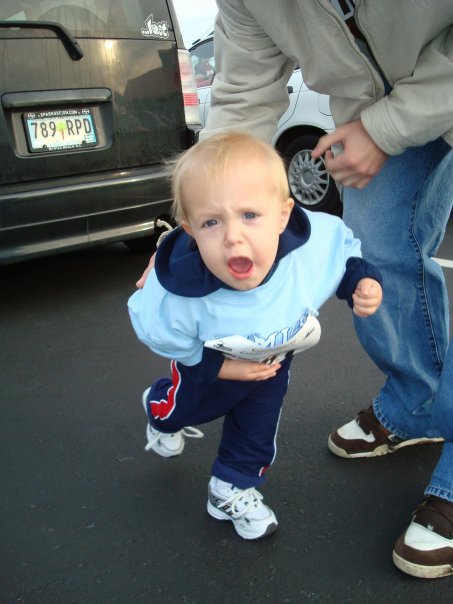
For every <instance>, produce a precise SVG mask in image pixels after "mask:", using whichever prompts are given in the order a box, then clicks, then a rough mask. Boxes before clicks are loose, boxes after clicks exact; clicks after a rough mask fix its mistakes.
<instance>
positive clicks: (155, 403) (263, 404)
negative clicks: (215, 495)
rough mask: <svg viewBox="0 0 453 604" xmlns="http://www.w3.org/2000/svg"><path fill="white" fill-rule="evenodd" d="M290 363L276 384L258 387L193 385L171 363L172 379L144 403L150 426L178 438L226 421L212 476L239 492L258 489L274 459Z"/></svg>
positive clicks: (181, 368) (273, 380) (226, 382)
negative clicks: (179, 433)
mask: <svg viewBox="0 0 453 604" xmlns="http://www.w3.org/2000/svg"><path fill="white" fill-rule="evenodd" d="M290 364H291V359H285V360H284V361H283V362H282V367H281V368H280V370H279V371H278V373H277V375H276V376H275V377H274V378H271V379H269V380H264V381H259V382H240V381H235V380H217V381H216V382H214V383H213V384H197V383H195V382H194V381H193V380H192V379H191V377H190V368H187V367H185V366H184V365H181V364H180V363H177V362H176V361H172V362H171V371H172V379H169V378H160V379H158V380H157V381H156V382H155V383H154V384H153V385H152V386H151V390H150V392H149V394H148V397H147V403H148V404H147V412H148V418H149V421H150V423H151V425H152V426H153V427H154V428H156V430H159V431H160V432H166V433H172V432H177V431H179V430H181V429H182V428H184V427H185V426H189V425H190V426H194V425H199V424H204V423H206V422H210V421H213V420H215V419H218V418H220V417H224V418H225V419H224V423H223V432H222V439H221V441H220V446H219V451H218V455H217V458H216V460H215V461H214V463H213V466H212V474H213V475H214V476H216V477H217V478H220V479H221V480H224V481H225V482H228V483H231V484H234V485H235V486H237V487H238V488H240V489H246V488H249V487H257V486H259V485H261V484H262V483H263V482H264V480H265V476H264V473H265V472H266V470H267V469H268V468H269V466H270V465H271V464H272V462H273V461H274V459H275V455H276V451H277V448H276V436H277V429H278V422H279V419H280V411H281V408H282V404H283V398H284V396H285V394H286V391H287V389H288V382H289V367H290Z"/></svg>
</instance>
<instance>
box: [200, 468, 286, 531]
mask: <svg viewBox="0 0 453 604" xmlns="http://www.w3.org/2000/svg"><path fill="white" fill-rule="evenodd" d="M208 513H209V514H210V515H211V516H212V517H213V518H216V519H217V520H231V522H232V523H233V524H234V528H235V529H236V532H237V533H238V535H240V536H241V537H242V538H243V539H260V538H261V537H266V536H267V535H270V534H271V533H273V532H274V531H275V530H276V528H277V526H278V522H277V518H276V517H275V514H274V512H273V511H272V510H271V509H270V508H269V507H268V506H267V505H265V504H264V503H263V496H262V495H261V493H259V492H258V491H257V490H256V489H255V488H253V487H251V488H249V489H243V490H241V489H238V488H237V487H234V486H233V485H232V484H228V483H227V482H224V481H223V480H220V478H216V477H215V476H211V480H210V481H209V485H208Z"/></svg>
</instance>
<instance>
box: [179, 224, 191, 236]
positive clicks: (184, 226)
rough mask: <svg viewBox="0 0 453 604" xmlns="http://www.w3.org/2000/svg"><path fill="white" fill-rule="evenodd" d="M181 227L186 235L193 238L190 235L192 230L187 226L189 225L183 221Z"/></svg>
mask: <svg viewBox="0 0 453 604" xmlns="http://www.w3.org/2000/svg"><path fill="white" fill-rule="evenodd" d="M181 226H182V228H183V229H184V230H185V231H186V233H187V234H188V235H190V236H191V237H193V235H192V229H191V228H190V226H189V223H188V222H186V221H185V220H183V221H182V222H181Z"/></svg>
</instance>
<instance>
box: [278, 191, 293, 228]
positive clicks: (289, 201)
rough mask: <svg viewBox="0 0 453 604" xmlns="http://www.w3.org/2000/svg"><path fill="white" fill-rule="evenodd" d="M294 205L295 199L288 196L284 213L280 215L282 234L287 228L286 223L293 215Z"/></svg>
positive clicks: (283, 207) (283, 209)
mask: <svg viewBox="0 0 453 604" xmlns="http://www.w3.org/2000/svg"><path fill="white" fill-rule="evenodd" d="M293 207H294V200H293V199H291V197H288V199H286V200H285V201H284V202H283V206H282V213H281V217H280V234H281V233H283V231H284V230H285V229H286V225H287V224H288V221H289V217H290V216H291V211H292V209H293Z"/></svg>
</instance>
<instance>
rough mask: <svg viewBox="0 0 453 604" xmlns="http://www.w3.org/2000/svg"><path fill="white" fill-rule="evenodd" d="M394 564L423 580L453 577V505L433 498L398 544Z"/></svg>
mask: <svg viewBox="0 0 453 604" xmlns="http://www.w3.org/2000/svg"><path fill="white" fill-rule="evenodd" d="M393 562H394V563H395V564H396V566H397V567H398V568H399V569H400V570H402V571H403V572H404V573H407V574H409V575H412V576H413V577H420V578H421V579H437V578H438V577H448V576H449V575H452V574H453V503H451V502H449V501H446V500H445V499H440V498H439V497H434V496H433V495H429V496H428V497H427V498H426V499H425V500H424V501H423V503H422V504H421V505H419V506H418V508H417V509H416V510H415V512H414V513H413V517H412V522H411V524H410V525H409V528H408V529H407V530H406V532H405V533H404V534H403V535H402V536H401V537H400V538H399V539H398V541H397V542H396V544H395V548H394V550H393Z"/></svg>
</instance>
